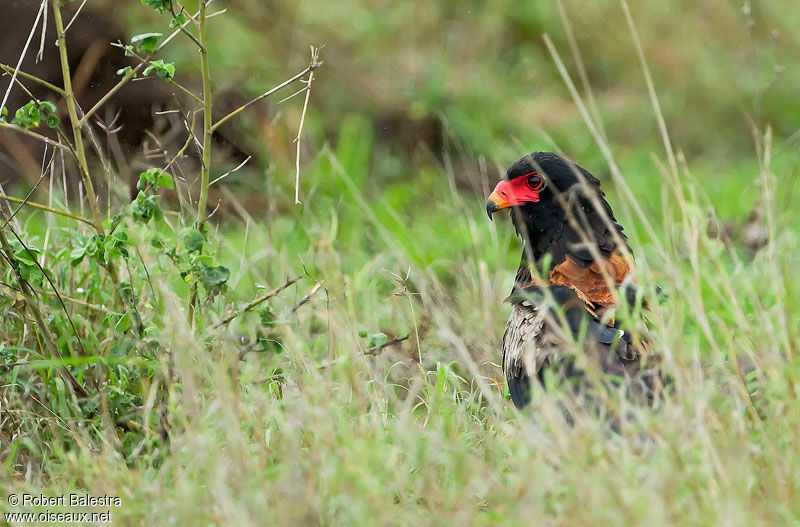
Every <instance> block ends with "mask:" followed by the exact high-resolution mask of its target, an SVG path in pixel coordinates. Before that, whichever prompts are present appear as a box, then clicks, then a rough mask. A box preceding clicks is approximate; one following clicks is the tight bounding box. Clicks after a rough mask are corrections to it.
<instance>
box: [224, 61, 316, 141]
mask: <svg viewBox="0 0 800 527" xmlns="http://www.w3.org/2000/svg"><path fill="white" fill-rule="evenodd" d="M321 65H322V62H316V63H315V62H312V63H311V64H309V65H308V67H307V68H306V69H304V70H303V71H301V72H300V73H298V74H297V75H295V76H294V77H292V78H290V79H287V80H285V81H283V82H282V83H280V84H278V85H277V86H275V87H274V88H271V89H269V90H267V91H265V92H264V93H262V94H261V95H259V96H258V97H256V98H255V99H252V100H250V101H248V102H246V103H244V104H243V105H241V106H239V107H238V108H236V109H235V110H233V111H232V112H231V113H229V114H228V115H226V116H225V117H223V118H222V119H220V120H219V121H217V122H216V123H214V126H212V127H211V129H212V130H216V129H217V128H219V127H220V126H222V125H223V124H225V122H227V121H228V119H230V118H232V117H235V116H236V115H238V114H240V113H241V112H243V111H244V110H246V109H247V108H249V107H250V106H252V105H254V104H255V103H257V102H258V101H260V100H263V99H266V98H267V97H269V96H270V95H272V94H273V93H275V92H276V91H278V90H280V89H282V88H285V87H286V86H288V85H290V84H292V83H293V82H295V81H298V80H300V79H302V78H303V77H305V75H306V73H311V72H312V71H314V70H315V69H316V68H318V67H320V66H321ZM294 95H297V94H294ZM294 95H292V97H293V96H294Z"/></svg>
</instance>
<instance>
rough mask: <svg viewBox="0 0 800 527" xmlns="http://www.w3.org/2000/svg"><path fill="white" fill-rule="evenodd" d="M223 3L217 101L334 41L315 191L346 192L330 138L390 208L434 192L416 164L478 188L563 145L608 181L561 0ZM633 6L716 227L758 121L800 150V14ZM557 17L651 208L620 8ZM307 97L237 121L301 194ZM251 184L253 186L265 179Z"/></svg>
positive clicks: (124, 17) (654, 141) (217, 32)
mask: <svg viewBox="0 0 800 527" xmlns="http://www.w3.org/2000/svg"><path fill="white" fill-rule="evenodd" d="M219 7H223V6H219ZM224 7H226V8H227V9H228V11H227V14H226V15H225V16H222V17H219V18H216V19H214V22H213V24H214V27H213V31H212V32H211V37H210V38H211V40H212V46H211V49H212V58H213V66H214V70H213V71H214V79H213V80H214V86H215V91H216V92H218V93H233V94H236V95H237V96H239V94H241V96H255V95H257V94H259V93H260V92H262V91H264V90H266V89H267V88H269V87H271V86H272V85H274V84H277V83H278V82H279V81H281V80H283V79H284V78H287V77H288V76H289V75H290V74H293V73H294V72H296V71H299V70H300V69H302V67H304V65H305V64H306V63H307V61H308V45H309V44H314V45H324V48H323V50H322V58H323V59H324V60H325V61H326V64H325V67H324V68H323V69H321V70H320V71H319V73H318V75H317V80H316V83H315V86H314V88H313V93H312V98H311V105H312V106H311V109H310V112H309V115H308V122H307V131H308V134H309V139H308V141H307V143H306V145H305V147H304V166H305V170H304V177H303V185H304V188H303V194H304V195H306V196H308V195H309V194H310V193H311V194H313V190H314V189H319V192H320V193H323V194H325V193H326V192H325V189H326V188H330V187H331V186H336V179H338V178H336V177H335V175H334V174H331V173H330V172H329V171H327V170H322V169H319V167H317V166H316V165H318V164H319V163H320V161H319V160H320V158H324V156H320V155H319V152H320V151H321V149H323V147H324V145H326V144H330V145H333V146H334V147H335V146H336V145H340V146H341V143H345V144H347V145H350V146H347V147H346V148H348V149H349V151H348V152H347V155H349V156H356V157H358V156H361V157H362V158H363V159H362V160H361V162H362V163H363V165H364V180H363V181H361V180H360V179H359V178H358V176H357V175H355V176H353V177H354V178H355V180H356V181H355V182H356V183H357V184H359V185H362V184H365V185H368V186H369V187H372V188H374V189H376V190H377V192H380V193H383V194H385V195H386V196H387V199H392V200H395V201H396V202H395V205H398V206H402V205H403V203H402V202H403V198H404V196H402V195H399V194H403V192H401V191H399V190H397V189H396V188H395V185H402V186H403V188H405V194H408V195H411V196H416V195H417V194H423V193H424V192H425V189H426V186H425V185H426V182H425V178H426V173H425V171H424V170H420V169H421V168H422V169H424V168H425V167H428V166H437V165H442V164H443V163H445V162H448V163H454V164H455V165H456V166H455V168H456V170H455V171H454V174H455V177H456V180H457V183H458V184H459V185H462V186H464V188H466V189H470V190H472V191H474V192H477V191H478V190H480V186H479V185H478V184H477V183H476V182H477V181H480V180H481V178H480V176H479V167H480V161H481V160H485V163H486V167H487V168H486V172H487V174H488V179H489V180H494V179H496V176H497V174H498V169H502V168H504V167H506V166H508V165H509V164H510V163H511V162H513V161H515V160H516V159H518V158H519V157H521V156H522V155H524V154H526V153H528V152H530V151H532V150H549V149H555V148H559V149H561V150H563V151H564V152H565V153H566V154H567V155H569V156H570V157H571V158H572V159H574V160H575V161H577V162H578V163H580V164H582V165H583V166H585V167H586V168H588V169H589V170H591V171H593V172H596V173H597V175H598V176H600V177H601V179H606V178H604V176H605V175H606V172H607V170H606V169H605V163H604V161H603V159H602V156H601V154H600V151H599V149H598V146H597V144H596V142H595V141H594V139H593V138H592V136H591V134H590V133H589V132H588V130H587V128H586V127H585V125H584V122H583V120H582V118H581V116H580V115H579V113H578V111H577V109H576V106H575V105H574V104H573V101H572V99H571V98H570V96H569V93H568V91H567V89H566V87H565V85H564V82H563V81H562V79H561V77H560V76H559V74H558V72H557V70H556V67H555V66H554V62H553V59H552V58H551V56H550V54H549V53H548V51H547V49H546V47H545V45H544V42H543V36H544V35H545V34H547V35H550V38H552V40H553V42H554V44H555V46H556V48H557V49H558V52H559V53H560V55H561V57H562V59H563V60H564V62H565V63H566V65H567V68H568V70H569V72H570V74H571V76H572V78H573V79H574V81H575V83H576V84H577V85H578V88H579V90H580V91H581V93H582V95H585V93H584V92H583V90H582V87H581V84H580V81H579V75H578V73H579V69H578V66H577V65H576V61H575V59H576V57H575V56H573V55H572V53H571V51H570V49H571V48H570V44H569V41H568V37H567V29H566V28H565V26H564V18H563V17H562V13H560V11H559V3H558V2H554V1H553V2H527V1H517V0H499V1H496V2H480V1H440V2H416V1H412V2H401V3H397V2H388V1H385V2H381V1H356V0H342V1H337V2H311V1H302V2H295V1H276V2H268V3H265V2H260V1H256V0H252V1H247V0H231V1H229V2H226V3H225V5H224ZM114 12H115V16H118V17H119V20H120V22H121V23H122V24H123V25H124V27H125V28H126V29H127V31H129V33H130V34H131V35H132V34H136V33H139V32H142V31H146V30H153V29H159V27H160V26H165V25H166V20H165V19H164V18H162V19H160V20H157V19H155V17H154V16H152V13H151V11H150V10H147V9H141V7H140V6H138V5H136V3H135V2H125V3H122V5H120V6H119V8H116V9H115V11H114ZM631 12H632V16H633V20H634V21H635V23H636V27H637V31H638V33H639V35H640V37H641V41H642V46H643V51H644V55H645V57H646V59H647V62H648V66H649V68H650V72H651V73H652V77H653V81H654V84H655V89H656V92H657V94H658V96H659V101H660V104H661V107H662V110H663V112H664V114H665V116H666V124H667V127H668V130H669V133H670V136H671V138H672V141H673V143H674V145H675V147H676V149H677V150H679V151H680V152H682V153H683V154H684V155H685V157H686V159H687V161H688V162H689V164H690V165H691V166H692V167H693V171H694V175H695V176H696V177H697V178H698V180H700V181H701V182H702V184H703V190H704V191H705V192H707V193H708V194H709V196H710V197H711V199H712V201H713V202H714V203H715V204H716V205H717V206H718V207H719V208H720V209H721V214H722V215H723V216H725V217H737V216H741V215H745V216H746V215H747V214H748V213H749V210H750V208H751V207H752V206H753V197H752V196H753V195H754V194H755V193H754V192H752V185H753V182H754V180H755V179H756V178H755V169H756V167H755V159H756V157H755V156H754V155H753V154H754V153H755V150H756V149H755V145H754V140H753V134H752V130H753V129H754V127H757V128H760V129H763V128H764V127H765V126H766V124H767V123H768V124H769V125H770V126H771V127H772V128H773V132H774V145H775V146H776V150H778V152H779V153H780V154H787V155H786V161H785V162H786V163H790V164H791V163H794V162H795V161H794V160H795V159H796V157H797V156H796V153H797V148H798V142H797V141H792V138H793V136H792V134H794V133H795V132H796V131H798V129H800V97H799V96H798V91H797V87H798V86H799V85H800V68H798V67H797V66H798V64H797V62H798V60H800V59H799V58H798V57H800V44H799V43H798V39H797V38H796V28H797V27H798V25H800V5H798V4H797V3H796V2H792V1H788V0H787V1H771V2H753V3H750V2H731V1H727V0H710V1H707V2H689V1H686V0H668V1H664V2H657V3H652V2H633V3H632V5H631ZM563 15H564V16H565V17H566V19H568V21H569V24H570V26H571V31H572V33H573V34H574V37H575V41H574V42H575V44H576V45H577V50H578V51H579V52H580V55H581V59H582V64H583V66H584V67H585V71H586V75H587V77H588V82H589V84H590V86H591V88H592V90H593V91H594V96H595V98H596V101H597V108H598V109H599V116H600V117H601V119H602V123H603V127H604V132H605V134H606V137H607V140H608V142H609V144H611V145H613V151H614V153H615V155H616V156H617V160H618V162H619V163H620V164H621V166H622V167H623V168H624V169H625V170H624V173H625V175H626V179H627V181H628V183H629V184H630V185H631V186H632V188H633V190H634V192H636V193H637V194H638V195H639V197H641V198H642V201H643V202H645V203H648V196H647V195H646V194H647V190H648V189H652V188H653V186H654V185H660V176H659V175H658V171H657V169H656V168H655V166H654V164H653V163H652V160H651V154H652V153H655V154H657V155H658V156H661V157H662V158H663V156H664V149H663V145H662V141H661V137H660V135H659V131H658V128H657V124H656V119H655V117H654V113H653V110H652V107H651V105H650V102H649V98H648V94H647V89H646V85H645V82H644V77H643V74H642V69H641V67H640V65H639V61H638V58H637V54H636V48H635V46H634V44H633V39H632V36H631V32H630V30H629V28H628V25H627V23H626V20H625V16H624V12H623V10H622V8H621V6H620V4H619V2H617V1H615V0H600V1H593V2H571V1H568V0H566V1H564V2H563ZM159 30H165V28H160V29H159ZM165 31H166V30H165ZM164 54H165V55H166V56H168V57H169V58H170V59H173V60H176V61H177V64H178V71H179V72H180V73H179V75H180V76H183V77H185V76H187V75H188V76H193V75H194V76H196V74H197V69H196V68H197V61H196V60H195V52H194V51H193V50H192V48H191V46H189V45H183V46H182V45H176V46H174V47H170V48H169V49H168V51H167V50H165V52H164ZM289 93H291V92H286V93H285V94H289ZM300 101H301V100H300V98H298V99H294V100H293V101H292V102H289V103H284V104H282V105H280V106H274V105H271V106H270V105H269V103H267V104H268V105H267V107H266V108H265V109H262V110H261V111H258V112H254V113H251V114H248V115H245V116H244V119H243V123H244V126H245V128H246V130H247V135H248V142H249V143H250V145H249V146H248V147H247V148H250V149H253V148H256V149H261V151H260V152H259V153H260V154H261V156H260V159H261V166H260V167H257V168H259V169H260V171H262V172H263V171H266V170H268V169H272V170H273V171H272V172H271V174H272V176H273V178H274V182H275V184H276V185H277V186H278V187H280V188H289V187H291V186H292V184H293V181H292V178H291V168H292V163H293V148H292V146H293V145H291V142H290V141H291V138H292V137H293V134H294V131H295V130H296V126H297V123H298V120H299V115H300V108H301V106H302V105H301V104H300ZM272 102H273V103H274V102H275V100H272ZM276 118H277V119H276ZM265 122H270V123H273V126H266V125H265V124H264V123H265ZM275 123H278V126H275ZM276 129H277V132H276ZM340 153H342V152H340ZM448 156H449V158H450V159H449V160H448V161H446V158H447V157H448ZM779 162H783V159H782V158H781V160H779ZM251 172H253V171H251ZM255 172H258V171H255ZM250 177H252V178H253V179H252V181H254V183H253V184H255V185H256V188H257V189H258V188H259V183H260V182H259V179H260V178H259V177H258V175H257V174H251V176H250ZM237 180H238V181H240V182H242V181H246V180H247V177H245V176H242V175H239V176H237ZM412 180H414V181H413V184H410V183H411V181H412ZM417 180H419V181H417ZM787 183H789V182H787ZM260 188H261V189H263V186H261V187H260ZM651 194H652V195H653V197H652V202H653V203H652V205H653V206H654V207H657V206H658V200H657V199H656V198H655V193H651ZM429 198H431V197H430V196H429ZM787 199H788V198H787ZM427 201H428V202H429V203H430V201H431V200H430V199H428V200H427ZM434 201H435V200H434Z"/></svg>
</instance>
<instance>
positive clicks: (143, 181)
mask: <svg viewBox="0 0 800 527" xmlns="http://www.w3.org/2000/svg"><path fill="white" fill-rule="evenodd" d="M148 187H152V188H153V189H154V190H158V189H159V188H168V189H172V188H175V185H174V184H173V183H172V176H171V175H170V174H169V172H166V171H164V170H161V169H160V168H150V169H148V170H147V171H145V172H142V173H141V174H139V181H138V182H137V183H136V188H137V189H139V190H142V191H144V190H146V189H147V188H148Z"/></svg>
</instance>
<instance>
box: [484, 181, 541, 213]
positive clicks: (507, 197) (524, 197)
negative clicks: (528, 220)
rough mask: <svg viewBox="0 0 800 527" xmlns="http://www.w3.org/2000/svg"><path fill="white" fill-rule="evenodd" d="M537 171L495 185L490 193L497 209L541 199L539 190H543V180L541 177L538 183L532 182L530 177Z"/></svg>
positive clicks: (490, 197)
mask: <svg viewBox="0 0 800 527" xmlns="http://www.w3.org/2000/svg"><path fill="white" fill-rule="evenodd" d="M535 174H536V173H535V172H531V173H530V174H526V175H524V176H520V177H517V178H514V179H512V180H511V181H501V182H500V183H498V184H497V186H496V187H494V191H493V192H492V193H491V195H489V199H490V200H492V201H493V202H494V203H495V205H497V209H498V210H499V209H505V208H507V207H514V206H517V205H523V204H525V203H531V202H532V203H536V202H538V201H539V191H540V190H542V186H543V182H542V180H541V178H540V179H539V180H538V183H536V184H535V186H534V185H532V184H531V182H530V181H529V180H530V177H531V176H533V175H535Z"/></svg>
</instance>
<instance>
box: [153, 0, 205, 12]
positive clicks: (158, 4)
mask: <svg viewBox="0 0 800 527" xmlns="http://www.w3.org/2000/svg"><path fill="white" fill-rule="evenodd" d="M201 1H202V0H201ZM142 5H145V6H147V7H150V8H152V9H155V10H156V11H158V12H159V13H163V12H164V11H169V8H170V6H171V5H172V0H142Z"/></svg>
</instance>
